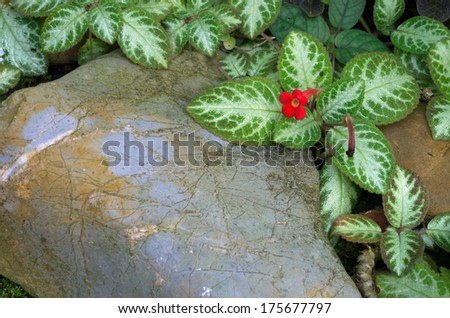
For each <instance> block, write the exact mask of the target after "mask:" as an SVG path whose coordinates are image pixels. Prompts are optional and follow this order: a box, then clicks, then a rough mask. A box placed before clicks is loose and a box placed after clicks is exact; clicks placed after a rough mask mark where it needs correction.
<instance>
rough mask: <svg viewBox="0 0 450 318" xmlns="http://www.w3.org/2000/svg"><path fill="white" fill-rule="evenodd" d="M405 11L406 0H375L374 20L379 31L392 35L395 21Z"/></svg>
mask: <svg viewBox="0 0 450 318" xmlns="http://www.w3.org/2000/svg"><path fill="white" fill-rule="evenodd" d="M404 11H405V0H375V4H374V6H373V22H374V23H375V26H376V28H377V30H378V31H380V32H381V33H383V34H384V35H390V34H391V32H392V31H394V29H395V26H394V23H395V22H397V20H398V19H399V18H400V17H401V16H402V14H403V12H404Z"/></svg>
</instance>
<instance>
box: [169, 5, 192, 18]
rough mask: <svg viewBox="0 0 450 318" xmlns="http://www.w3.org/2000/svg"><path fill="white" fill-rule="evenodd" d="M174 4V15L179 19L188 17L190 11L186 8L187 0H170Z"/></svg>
mask: <svg viewBox="0 0 450 318" xmlns="http://www.w3.org/2000/svg"><path fill="white" fill-rule="evenodd" d="M168 2H170V3H171V4H172V12H173V15H174V16H175V17H176V18H178V19H182V20H184V19H186V18H188V17H189V16H190V12H188V11H187V10H186V0H168Z"/></svg>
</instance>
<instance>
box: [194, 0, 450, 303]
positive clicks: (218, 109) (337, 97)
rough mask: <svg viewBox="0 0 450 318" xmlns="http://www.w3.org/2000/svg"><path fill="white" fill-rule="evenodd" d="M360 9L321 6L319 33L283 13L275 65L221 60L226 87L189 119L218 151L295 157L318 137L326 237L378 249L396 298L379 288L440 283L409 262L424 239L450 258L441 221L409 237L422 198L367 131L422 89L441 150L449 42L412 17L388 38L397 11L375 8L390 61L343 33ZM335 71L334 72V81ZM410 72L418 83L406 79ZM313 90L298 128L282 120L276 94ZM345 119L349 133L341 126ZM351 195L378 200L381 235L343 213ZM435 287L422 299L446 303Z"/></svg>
mask: <svg viewBox="0 0 450 318" xmlns="http://www.w3.org/2000/svg"><path fill="white" fill-rule="evenodd" d="M364 7H365V1H359V0H358V1H349V0H330V1H329V6H328V17H329V24H327V21H326V20H325V19H324V18H323V17H322V16H314V17H309V16H307V14H306V13H305V12H304V11H303V10H302V9H301V8H299V7H298V6H294V5H289V4H285V5H283V6H282V8H281V11H280V15H279V17H278V19H277V20H276V21H275V23H274V24H273V25H272V26H271V28H270V30H271V32H272V34H273V35H274V36H275V37H276V38H277V39H279V40H280V42H281V41H282V45H281V50H280V51H279V52H278V54H276V53H277V52H276V51H275V49H274V48H273V47H272V48H271V47H270V46H269V45H266V44H263V45H261V44H255V43H250V44H245V45H242V46H238V47H236V49H235V50H234V51H233V52H232V53H231V54H229V55H228V56H227V57H225V58H224V59H223V60H222V61H221V65H222V67H223V69H224V70H226V71H227V72H228V74H229V76H230V77H231V78H233V80H230V81H226V82H224V83H221V84H219V85H218V86H216V87H214V88H211V89H209V90H208V91H206V92H204V93H202V94H201V95H200V96H198V97H197V98H196V99H194V100H193V101H192V102H191V103H190V104H189V105H188V108H187V110H188V112H189V113H190V114H191V116H192V117H193V118H194V119H195V120H196V121H198V122H199V123H200V124H201V125H202V126H204V127H205V128H207V129H209V130H210V131H212V132H213V133H215V134H216V135H218V136H220V137H222V138H224V139H227V140H232V141H241V142H246V143H249V142H252V143H259V144H269V143H272V142H277V143H280V144H283V145H284V146H287V147H290V148H295V149H305V148H309V147H311V146H313V145H316V144H317V142H319V140H320V139H321V138H324V139H325V149H326V154H327V155H328V154H332V158H331V159H330V160H329V161H327V164H326V165H325V166H324V168H323V169H322V170H321V172H320V181H321V205H322V208H321V214H322V217H323V223H324V228H325V230H326V232H327V233H329V234H330V236H331V237H335V236H342V237H343V238H345V239H348V240H350V241H353V242H359V243H367V244H368V243H370V244H379V245H380V247H381V250H382V258H383V260H384V262H385V263H386V265H387V267H388V268H389V269H390V270H391V274H383V275H381V276H379V277H380V278H379V279H378V280H377V283H378V285H379V287H380V289H381V290H382V293H381V295H382V296H395V295H397V296H398V295H403V296H404V295H407V293H406V294H405V293H403V292H398V293H397V294H395V290H394V291H392V288H391V287H388V286H395V283H393V282H394V281H396V280H397V279H400V278H401V279H404V280H405V281H407V280H408V279H411V277H416V276H417V275H418V276H420V277H422V278H423V277H425V276H426V275H428V276H426V277H425V278H424V281H425V282H424V286H426V284H427V283H428V280H427V279H428V278H429V277H439V279H444V278H440V276H439V275H438V274H433V275H431V274H430V271H429V270H424V269H423V268H424V266H425V265H424V264H423V263H421V261H420V262H419V263H418V260H420V259H421V257H422V255H423V251H424V246H425V245H424V242H423V238H422V236H423V235H426V236H427V237H429V238H431V239H432V240H433V241H434V242H435V243H436V244H437V245H438V246H440V247H441V248H443V249H445V250H447V251H450V250H449V248H450V246H449V245H448V242H450V227H449V226H450V214H445V215H443V216H441V217H438V218H435V219H433V220H432V221H431V222H430V223H429V224H428V226H427V228H426V229H417V227H418V226H419V225H420V224H421V223H422V221H423V220H424V217H425V214H426V213H427V195H426V191H425V189H424V188H423V187H422V185H421V184H420V181H419V180H418V178H417V177H416V176H415V175H414V174H413V173H412V172H410V171H407V170H405V169H403V168H401V167H399V166H398V165H396V163H395V158H394V155H393V151H392V148H391V145H390V144H389V142H388V140H387V139H386V138H385V136H384V135H383V133H382V132H381V131H380V130H379V129H378V128H377V126H378V125H386V124H390V123H393V122H396V121H399V120H401V119H403V118H404V117H406V116H407V115H408V114H409V113H410V112H411V111H412V110H413V109H414V108H415V107H416V106H417V105H418V102H419V98H420V92H421V90H420V88H421V87H424V86H423V85H424V84H426V85H432V86H431V87H432V88H434V87H437V89H436V90H435V94H436V97H434V98H433V100H432V102H431V103H430V105H429V107H428V114H429V119H430V126H432V127H433V128H432V129H433V130H434V132H433V135H434V137H435V138H441V139H446V140H448V139H450V125H449V122H450V114H449V111H450V104H449V103H448V93H447V86H448V84H449V83H450V81H449V74H450V68H449V67H450V64H449V60H448V49H449V47H448V43H449V41H450V32H449V30H448V29H447V28H446V27H445V26H444V25H443V24H442V23H441V22H439V21H436V20H433V19H430V18H427V17H421V16H418V17H414V18H411V19H408V20H406V21H405V22H403V23H402V24H400V25H399V26H398V27H396V26H395V23H396V21H397V19H398V18H399V17H400V16H401V15H402V13H403V11H404V7H405V3H404V1H383V0H380V1H376V2H375V6H374V21H375V24H376V26H377V28H378V31H379V32H380V33H382V34H385V35H389V36H390V37H391V41H392V42H393V43H394V45H395V52H390V50H389V49H388V47H387V46H386V45H385V44H384V43H382V42H381V41H380V40H379V39H377V38H376V37H374V36H373V35H371V34H369V33H368V32H366V31H361V30H356V29H351V28H352V27H353V26H355V24H356V23H357V22H358V20H359V19H360V17H361V14H362V12H363V10H364ZM329 25H331V27H330V26H329ZM417 48H419V51H417ZM411 50H415V51H414V52H411ZM277 55H278V58H277V57H276V56H277ZM330 57H331V58H330ZM419 63H420V65H419ZM338 64H342V68H341V69H340V70H339V71H338V67H337V66H338ZM412 65H413V66H414V67H412ZM419 69H420V71H421V72H426V73H427V74H428V75H427V76H428V77H426V76H424V74H422V73H421V74H420V75H419V74H418V73H415V70H419ZM255 70H257V71H255ZM333 79H336V80H335V81H333ZM280 86H281V87H280ZM426 87H430V86H426ZM311 88H318V89H320V90H321V93H320V95H319V96H318V97H317V99H314V100H312V101H311V102H310V103H309V107H307V109H306V110H307V114H306V118H305V119H304V120H296V119H295V118H287V117H284V116H283V115H282V113H281V105H280V101H279V99H278V98H279V96H280V94H281V92H282V91H288V92H291V91H293V90H296V89H299V90H301V91H305V90H307V89H311ZM349 115H350V116H351V117H352V123H351V124H350V125H349V124H346V123H345V122H344V118H346V117H348V116H349ZM349 126H352V127H351V128H352V129H353V133H354V138H355V140H356V148H355V151H354V153H353V155H352V156H349V155H348V147H347V145H348V144H349V138H350V127H349ZM330 127H331V128H330ZM360 188H363V189H365V190H367V191H369V192H372V193H377V194H381V195H383V198H384V207H385V214H386V217H387V219H388V220H389V222H390V226H389V227H388V228H387V229H385V230H384V229H383V230H384V232H383V231H382V229H381V228H380V226H379V225H378V224H377V223H375V222H374V221H373V220H371V219H370V218H368V217H366V216H362V215H351V214H350V213H351V212H352V208H353V206H354V204H355V202H356V200H357V198H358V194H359V193H360ZM417 231H419V233H421V234H422V235H419V234H418V233H417ZM411 270H412V271H411ZM408 275H409V276H408ZM423 275H425V276H423ZM434 282H436V281H434ZM434 282H433V283H434ZM421 283H422V281H420V282H419V284H421ZM439 284H440V283H439ZM439 284H438V285H439ZM444 285H445V286H447V287H445V288H444V289H442V290H440V291H439V292H436V293H431V294H430V295H439V296H449V295H450V294H449V293H450V291H449V290H450V287H449V285H448V282H447V283H446V284H444ZM439 286H440V285H439ZM389 288H391V290H390V291H389V292H388V291H387V290H388V289H389ZM408 288H411V290H413V289H414V288H413V287H411V285H409V286H408V287H407V289H408ZM411 295H413V294H411Z"/></svg>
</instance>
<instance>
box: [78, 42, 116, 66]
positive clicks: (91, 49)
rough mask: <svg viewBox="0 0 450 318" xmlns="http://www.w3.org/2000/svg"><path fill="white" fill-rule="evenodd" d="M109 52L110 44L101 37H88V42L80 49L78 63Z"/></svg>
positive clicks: (84, 62)
mask: <svg viewBox="0 0 450 318" xmlns="http://www.w3.org/2000/svg"><path fill="white" fill-rule="evenodd" d="M108 52H109V47H108V45H107V44H106V43H105V42H103V41H101V40H99V39H87V40H86V43H84V44H83V46H82V47H80V49H79V50H78V64H80V65H83V64H86V63H87V62H89V61H91V60H93V59H95V58H97V57H99V56H101V55H104V54H106V53H108Z"/></svg>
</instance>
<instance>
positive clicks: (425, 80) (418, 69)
mask: <svg viewBox="0 0 450 318" xmlns="http://www.w3.org/2000/svg"><path fill="white" fill-rule="evenodd" d="M394 54H395V56H397V57H398V58H399V60H400V62H402V64H403V66H404V67H405V68H406V69H407V70H408V71H409V72H410V73H411V74H412V76H414V78H415V79H416V80H417V83H418V84H419V85H421V87H428V88H435V86H434V83H433V80H432V79H431V75H430V71H429V69H428V65H427V56H426V55H419V54H413V53H409V52H405V51H403V50H401V49H399V48H398V47H396V48H395V50H394Z"/></svg>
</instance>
